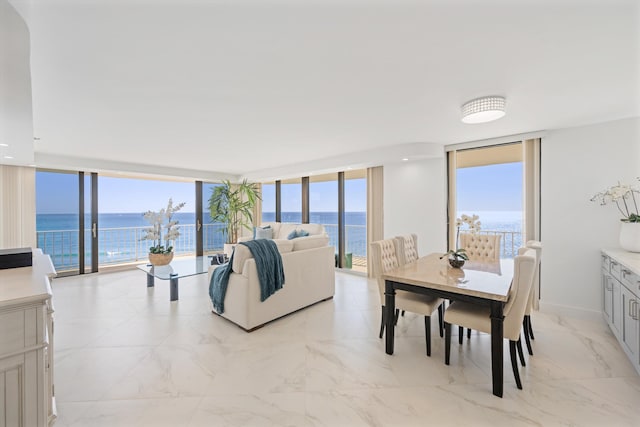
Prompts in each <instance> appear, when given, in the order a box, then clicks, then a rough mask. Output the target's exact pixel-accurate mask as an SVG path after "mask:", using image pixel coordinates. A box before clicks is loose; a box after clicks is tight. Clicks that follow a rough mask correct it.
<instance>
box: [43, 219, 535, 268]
mask: <svg viewBox="0 0 640 427" xmlns="http://www.w3.org/2000/svg"><path fill="white" fill-rule="evenodd" d="M323 225H324V227H325V230H326V232H327V234H328V235H329V244H330V245H333V246H335V247H336V248H337V247H338V225H337V224H323ZM145 228H147V227H119V228H102V229H100V233H99V237H98V248H99V253H98V263H99V264H100V265H113V264H123V263H128V262H136V261H144V260H146V259H147V255H148V253H149V246H151V242H150V241H147V240H140V239H141V238H142V236H143V234H144V233H143V230H144V229H145ZM223 228H224V225H223V224H220V223H214V224H203V242H204V243H203V244H204V252H205V253H209V252H215V251H221V250H222V248H223V245H224V242H225V239H226V235H225V234H224V232H223ZM480 233H481V234H500V235H502V243H501V258H513V257H514V256H515V255H516V254H517V250H518V248H519V247H520V246H522V233H520V232H518V231H500V230H482V231H480ZM84 236H85V242H87V243H86V246H85V247H86V248H87V249H86V251H85V263H86V264H87V265H88V264H89V263H90V262H91V253H90V249H89V248H90V244H89V242H90V239H91V230H90V229H85V233H84ZM37 238H38V247H39V248H41V249H42V250H43V251H44V252H45V253H47V254H49V255H50V256H51V259H52V261H53V263H54V265H55V266H56V269H57V270H58V271H66V270H75V269H78V267H79V258H78V253H79V245H78V232H77V231H76V230H53V231H38V232H37ZM195 241H196V239H195V225H194V224H181V225H180V237H179V238H178V239H177V240H176V241H175V242H174V250H175V253H176V254H177V255H189V254H193V253H195V246H196V245H195ZM345 251H346V252H347V253H351V254H352V259H353V264H354V265H358V266H360V267H366V259H367V227H366V225H346V226H345Z"/></svg>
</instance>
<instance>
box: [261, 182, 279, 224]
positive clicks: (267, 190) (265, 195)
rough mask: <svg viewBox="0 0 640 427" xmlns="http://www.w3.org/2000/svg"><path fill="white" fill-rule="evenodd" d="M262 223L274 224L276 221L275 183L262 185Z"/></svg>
mask: <svg viewBox="0 0 640 427" xmlns="http://www.w3.org/2000/svg"><path fill="white" fill-rule="evenodd" d="M261 198H262V218H261V219H262V221H261V222H274V221H275V220H276V184H275V182H265V183H262V190H261Z"/></svg>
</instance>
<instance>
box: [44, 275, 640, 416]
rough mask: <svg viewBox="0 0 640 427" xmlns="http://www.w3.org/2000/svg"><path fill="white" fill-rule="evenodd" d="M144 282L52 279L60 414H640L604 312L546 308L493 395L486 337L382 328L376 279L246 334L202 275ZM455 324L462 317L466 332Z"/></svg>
mask: <svg viewBox="0 0 640 427" xmlns="http://www.w3.org/2000/svg"><path fill="white" fill-rule="evenodd" d="M156 282H157V283H156V286H155V288H149V289H148V288H146V280H145V277H144V274H143V273H142V272H140V271H138V270H134V271H123V272H114V273H104V274H95V275H87V276H82V277H66V278H59V279H55V280H54V282H53V290H54V305H55V310H56V312H55V320H56V329H55V378H56V379H55V382H56V396H57V405H58V420H57V422H56V424H55V425H56V427H66V426H424V425H441V426H448V425H460V426H484V425H487V426H489V425H491V426H520V425H523V426H525V425H526V426H531V425H540V426H555V425H561V426H571V425H575V426H625V425H628V426H632V425H635V426H638V425H640V404H639V402H640V377H639V376H638V375H637V374H636V372H635V371H634V369H633V367H632V366H631V364H630V363H629V361H628V360H627V358H626V356H625V355H624V354H623V352H622V350H621V348H620V346H619V345H618V343H617V341H616V340H615V338H614V337H613V335H612V334H611V333H610V331H609V330H608V327H607V326H606V324H605V323H604V321H600V320H593V321H585V320H577V319H573V318H566V317H558V316H553V315H549V314H544V313H534V315H533V325H534V328H535V334H536V340H535V341H534V343H533V345H534V352H535V355H534V356H532V357H528V355H527V366H526V367H525V368H521V376H522V379H523V385H524V390H522V391H521V390H518V389H516V387H515V382H514V380H513V375H512V373H511V368H510V364H509V361H508V345H507V344H506V341H505V365H504V366H505V370H504V375H505V393H504V398H502V399H499V398H497V397H494V396H493V395H492V394H491V378H490V337H489V336H488V335H484V334H477V333H474V334H473V335H472V337H471V340H470V341H469V340H466V339H465V341H464V344H463V345H462V346H459V345H458V344H457V340H456V338H454V342H453V343H452V356H451V365H450V366H445V365H444V362H443V360H444V340H443V339H441V338H440V337H439V336H438V333H437V329H436V327H437V324H436V322H433V323H434V325H433V326H434V330H433V343H432V345H433V348H432V357H430V358H429V357H427V356H426V355H425V348H424V329H423V328H424V326H423V325H424V324H423V321H422V318H420V317H418V316H416V315H413V314H409V313H407V315H406V316H405V317H404V318H401V319H400V320H399V322H398V328H397V330H396V331H397V333H396V351H395V354H394V355H393V356H388V355H386V354H385V352H384V342H383V340H380V339H378V337H377V334H378V327H379V321H380V318H379V316H380V302H379V297H378V291H377V288H376V284H375V282H374V281H371V280H367V279H366V278H364V277H361V276H355V275H349V274H345V273H336V295H335V298H334V299H333V300H331V301H327V302H323V303H320V304H317V305H315V306H313V307H310V308H308V309H305V310H303V311H300V312H298V313H295V314H293V315H290V316H288V317H285V318H283V319H280V320H278V321H276V322H273V323H271V324H269V325H267V326H265V327H263V328H261V329H259V330H256V331H254V332H252V333H246V332H244V331H243V330H241V329H239V328H238V327H236V326H235V325H233V324H231V323H230V322H228V321H227V320H225V319H222V318H220V317H218V316H216V315H213V314H212V313H211V311H210V304H209V301H208V293H207V286H208V284H207V278H206V275H200V276H195V277H191V278H186V279H180V300H179V301H178V302H173V303H171V302H169V286H168V282H165V281H160V280H158V281H156ZM455 329H456V328H454V330H455Z"/></svg>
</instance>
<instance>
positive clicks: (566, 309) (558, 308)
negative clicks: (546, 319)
mask: <svg viewBox="0 0 640 427" xmlns="http://www.w3.org/2000/svg"><path fill="white" fill-rule="evenodd" d="M540 312H541V313H549V314H555V315H558V316H565V317H573V318H576V319H583V320H591V321H597V320H603V318H602V311H596V310H588V309H585V308H580V307H571V306H568V305H562V304H553V303H548V302H544V301H540Z"/></svg>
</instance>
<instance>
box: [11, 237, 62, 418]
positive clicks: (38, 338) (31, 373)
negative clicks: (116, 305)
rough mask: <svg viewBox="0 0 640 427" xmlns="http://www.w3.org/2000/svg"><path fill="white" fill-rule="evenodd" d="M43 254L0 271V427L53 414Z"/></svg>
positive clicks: (47, 271) (47, 266)
mask: <svg viewBox="0 0 640 427" xmlns="http://www.w3.org/2000/svg"><path fill="white" fill-rule="evenodd" d="M55 274H56V271H55V268H54V267H53V264H52V263H51V259H50V258H49V256H48V255H42V252H40V251H39V250H37V249H36V250H34V252H33V266H32V267H22V268H11V269H6V270H0V427H5V426H7V427H8V426H12V427H13V426H20V427H21V426H24V427H31V426H48V425H51V424H53V423H54V421H55V418H56V407H55V387H54V382H53V305H52V300H51V297H52V293H51V283H50V280H51V278H53V277H54V276H55Z"/></svg>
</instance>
